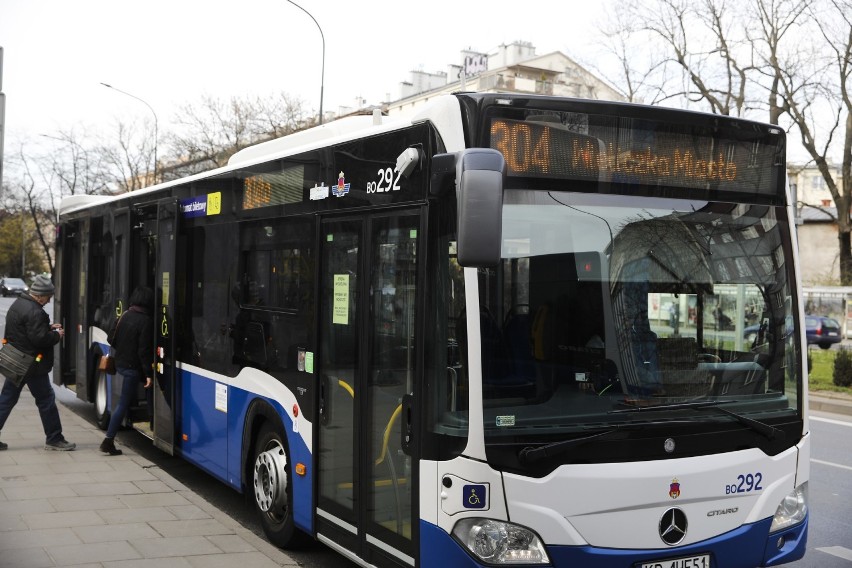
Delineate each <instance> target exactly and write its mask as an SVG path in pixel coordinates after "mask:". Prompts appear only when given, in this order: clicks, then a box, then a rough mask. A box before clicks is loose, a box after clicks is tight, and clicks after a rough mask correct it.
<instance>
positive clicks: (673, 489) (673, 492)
mask: <svg viewBox="0 0 852 568" xmlns="http://www.w3.org/2000/svg"><path fill="white" fill-rule="evenodd" d="M669 497H671V498H672V499H677V498H678V497H680V482H679V481H678V480H677V477H675V478H674V479H672V482H671V484H670V485H669Z"/></svg>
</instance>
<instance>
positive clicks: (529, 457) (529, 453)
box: [518, 426, 635, 463]
mask: <svg viewBox="0 0 852 568" xmlns="http://www.w3.org/2000/svg"><path fill="white" fill-rule="evenodd" d="M634 428H635V427H633V428H627V427H625V426H616V427H615V428H610V429H609V430H604V431H603V432H598V433H597V434H592V435H590V436H583V437H582V438H572V439H571V440H562V441H560V442H551V443H550V444H544V445H543V446H538V447H535V448H533V447H532V446H527V447H526V448H524V449H523V450H521V451H520V453H519V454H518V459H519V460H520V461H521V463H533V462H537V461H541V460H543V459H545V458H550V457H553V456H556V455H559V454H561V453H562V452H564V451H566V450H569V449H571V448H576V447H577V446H582V445H583V444H586V443H588V442H591V441H593V440H598V439H601V438H605V437H607V436H609V435H610V434H613V433H615V432H619V431H621V430H627V429H634Z"/></svg>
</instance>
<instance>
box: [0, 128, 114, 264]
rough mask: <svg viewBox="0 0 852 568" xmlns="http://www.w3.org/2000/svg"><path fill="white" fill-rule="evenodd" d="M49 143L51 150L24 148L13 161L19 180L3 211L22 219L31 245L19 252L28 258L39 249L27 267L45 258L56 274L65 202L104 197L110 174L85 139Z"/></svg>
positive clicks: (68, 135) (64, 136)
mask: <svg viewBox="0 0 852 568" xmlns="http://www.w3.org/2000/svg"><path fill="white" fill-rule="evenodd" d="M45 138H48V139H50V140H52V141H53V143H51V144H50V145H49V147H48V148H47V149H44V147H43V146H40V145H37V144H34V143H32V142H29V143H28V142H22V143H20V145H19V147H18V150H17V152H15V154H14V155H13V156H11V158H12V160H11V161H12V165H13V168H12V171H13V172H15V173H16V175H14V176H10V177H9V179H8V183H7V184H6V189H7V190H8V191H6V192H5V193H4V196H3V201H4V203H3V205H4V207H5V208H6V210H7V211H13V212H16V214H17V215H18V216H20V217H21V219H20V221H19V223H20V227H21V229H20V230H21V234H22V235H25V237H26V239H27V240H25V241H24V243H23V244H22V245H20V247H23V249H24V251H25V252H26V251H27V250H28V248H29V247H30V246H31V242H37V243H38V248H39V250H40V254H39V255H35V254H31V255H30V257H31V262H30V261H27V262H26V266H27V267H32V266H37V265H38V264H39V263H38V261H37V259H39V258H42V259H43V261H44V263H45V265H46V266H47V268H48V270H50V271H52V270H53V267H54V266H53V263H54V255H53V247H54V235H55V234H56V225H57V222H58V220H59V205H60V202H61V200H62V198H63V197H65V196H68V195H80V194H87V195H93V194H100V193H103V192H104V191H105V190H106V189H107V187H108V184H109V181H110V174H109V171H108V168H107V166H106V164H105V162H104V159H103V154H102V153H101V151H100V150H99V149H98V148H97V147H96V145H95V144H94V143H93V142H91V140H90V138H88V137H87V136H86V135H85V134H84V133H82V134H81V133H78V132H77V131H74V130H73V129H72V130H68V131H60V132H58V133H57V134H56V135H45ZM22 238H24V237H22ZM20 247H19V249H18V250H21V249H20Z"/></svg>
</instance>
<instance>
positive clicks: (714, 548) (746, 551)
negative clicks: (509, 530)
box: [420, 517, 808, 568]
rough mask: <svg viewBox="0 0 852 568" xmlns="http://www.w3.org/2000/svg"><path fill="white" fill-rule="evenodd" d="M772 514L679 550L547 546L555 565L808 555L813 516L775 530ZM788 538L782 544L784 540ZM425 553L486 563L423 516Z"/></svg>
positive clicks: (769, 562) (597, 566)
mask: <svg viewBox="0 0 852 568" xmlns="http://www.w3.org/2000/svg"><path fill="white" fill-rule="evenodd" d="M771 524H772V519H764V520H762V521H759V522H756V523H752V524H748V525H743V526H741V527H739V528H737V529H735V530H733V531H730V532H727V533H725V534H723V535H720V536H717V537H715V538H711V539H708V540H705V541H702V542H699V543H695V544H691V545H689V546H682V547H678V548H675V549H671V548H661V549H655V550H623V549H614V548H597V547H594V546H547V547H546V548H547V554H548V555H549V556H550V561H551V565H552V566H557V567H558V566H565V567H568V566H582V567H583V568H616V567H617V568H631V567H632V566H633V565H634V564H635V563H637V562H647V561H652V560H661V559H666V558H679V557H684V556H692V555H698V554H706V553H710V554H711V556H712V558H711V564H712V565H713V566H725V567H731V566H743V567H745V566H748V567H752V566H775V565H776V564H783V563H785V562H792V561H794V560H798V559H799V558H802V557H803V556H804V555H805V543H806V542H807V534H808V518H807V517H806V518H805V520H804V522H802V523H801V524H799V525H796V526H795V527H792V528H790V529H787V530H784V531H779V532H776V533H773V534H771V535H770V534H768V533H769V527H770V525H771ZM781 538H783V544H782V546H781V548H780V549H779V548H778V543H779V542H781V541H780V540H779V539H781ZM420 556H421V558H428V559H429V565H430V566H431V565H434V566H439V565H443V566H453V567H458V568H465V567H481V566H486V564H482V563H479V562H477V561H476V560H474V558H473V557H472V556H471V555H470V554H469V553H468V552H467V551H466V550H465V549H464V548H463V547H462V545H461V544H459V543H458V542H457V541H456V540H455V539H453V538H452V537H451V536H450V535H449V534H447V533H446V532H444V530H443V529H441V528H440V527H438V526H436V525H433V524H432V523H427V522H426V521H420Z"/></svg>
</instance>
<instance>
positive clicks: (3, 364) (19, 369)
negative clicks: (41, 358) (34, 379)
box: [0, 339, 36, 387]
mask: <svg viewBox="0 0 852 568" xmlns="http://www.w3.org/2000/svg"><path fill="white" fill-rule="evenodd" d="M35 360H36V357H35V356H34V355H30V354H29V353H24V352H23V351H21V350H20V349H18V348H17V347H15V346H14V345H12V344H11V343H9V342H8V341H7V340H6V339H3V346H2V347H0V373H3V375H4V376H5V377H6V378H7V379H9V380H10V381H12V382H13V383H14V384H15V386H16V387H20V386H21V383H23V382H24V377H26V375H27V373H28V372H29V370H30V367H32V365H33V363H34V362H35Z"/></svg>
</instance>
